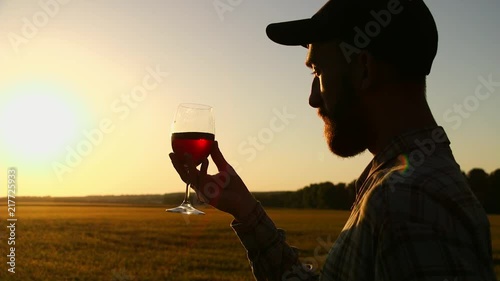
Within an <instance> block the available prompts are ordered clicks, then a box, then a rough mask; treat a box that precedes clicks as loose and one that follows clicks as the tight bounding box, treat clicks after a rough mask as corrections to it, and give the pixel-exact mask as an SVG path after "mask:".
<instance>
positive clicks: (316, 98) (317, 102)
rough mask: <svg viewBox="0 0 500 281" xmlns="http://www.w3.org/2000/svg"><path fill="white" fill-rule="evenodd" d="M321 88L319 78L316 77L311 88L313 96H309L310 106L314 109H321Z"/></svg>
mask: <svg viewBox="0 0 500 281" xmlns="http://www.w3.org/2000/svg"><path fill="white" fill-rule="evenodd" d="M321 102H322V101H321V86H320V83H319V78H318V77H314V80H313V82H312V86H311V95H310V96H309V105H310V106H311V107H314V108H319V107H320V106H321Z"/></svg>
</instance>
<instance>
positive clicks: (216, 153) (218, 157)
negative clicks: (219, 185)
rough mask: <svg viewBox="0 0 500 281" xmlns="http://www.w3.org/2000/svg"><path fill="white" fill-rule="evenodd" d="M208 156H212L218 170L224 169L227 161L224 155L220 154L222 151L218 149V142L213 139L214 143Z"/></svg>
mask: <svg viewBox="0 0 500 281" xmlns="http://www.w3.org/2000/svg"><path fill="white" fill-rule="evenodd" d="M210 156H211V157H212V160H213V161H214V163H215V166H217V169H218V170H219V171H226V170H227V168H228V166H229V164H228V163H227V161H226V159H224V156H223V155H222V152H220V150H219V142H217V141H214V144H213V145H212V151H211V152H210Z"/></svg>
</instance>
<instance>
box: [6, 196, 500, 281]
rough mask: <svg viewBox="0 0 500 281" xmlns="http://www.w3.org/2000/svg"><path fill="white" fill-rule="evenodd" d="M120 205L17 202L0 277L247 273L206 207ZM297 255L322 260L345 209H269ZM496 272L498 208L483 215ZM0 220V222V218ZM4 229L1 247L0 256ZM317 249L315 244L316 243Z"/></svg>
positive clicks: (220, 221) (120, 278) (224, 224)
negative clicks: (180, 210) (194, 210)
mask: <svg viewBox="0 0 500 281" xmlns="http://www.w3.org/2000/svg"><path fill="white" fill-rule="evenodd" d="M164 209H165V208H158V207H137V206H135V207H134V206H126V205H92V206H85V205H80V204H67V205H65V204H57V205H47V204H39V205H21V206H18V208H17V213H16V216H17V218H18V221H17V223H16V273H15V274H11V273H9V272H7V268H8V266H7V264H5V263H2V264H3V266H2V267H3V268H2V269H0V280H2V281H3V280H33V281H35V280H44V281H45V280H53V281H57V280H115V281H128V280H141V281H142V280H173V281H183V280H191V281H196V280H199V281H201V280H214V281H216V280H221V281H222V280H253V276H252V274H251V271H250V267H249V264H248V261H247V259H246V253H245V251H244V250H243V248H242V246H241V244H240V242H239V241H238V240H237V238H236V236H235V234H234V233H233V231H232V230H231V228H230V227H229V223H230V222H231V217H230V216H229V215H226V214H224V213H221V212H218V211H216V210H213V209H206V212H207V215H206V216H183V215H179V214H170V213H165V212H164ZM268 213H269V214H270V216H271V217H272V218H273V220H274V221H275V223H276V224H277V226H278V227H281V228H284V229H285V230H286V231H287V240H288V241H289V243H290V244H292V245H294V246H296V247H298V248H300V249H302V251H301V257H302V258H303V259H305V260H306V261H308V262H310V263H316V264H317V265H318V266H321V265H322V264H323V262H324V257H325V256H326V253H327V249H328V248H329V246H331V244H332V243H333V241H335V238H336V236H337V235H338V233H339V232H340V230H341V229H342V227H343V225H344V223H345V221H346V220H347V217H348V215H349V213H348V212H340V211H330V210H328V211H326V210H325V211H317V210H268ZM490 221H491V225H492V226H491V231H492V238H493V248H494V258H495V260H496V264H497V265H496V268H495V269H496V272H497V276H500V216H492V217H490ZM3 224H4V225H6V224H7V222H5V221H4V223H3ZM6 235H8V232H7V231H4V232H2V233H1V236H0V241H2V242H1V243H2V245H0V251H1V252H0V253H1V254H2V255H3V256H4V260H6V257H5V255H4V253H7V254H8V252H7V247H8V246H7V242H6V241H7V240H6V239H7V237H6ZM315 250H316V251H315Z"/></svg>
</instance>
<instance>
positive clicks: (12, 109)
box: [0, 85, 77, 160]
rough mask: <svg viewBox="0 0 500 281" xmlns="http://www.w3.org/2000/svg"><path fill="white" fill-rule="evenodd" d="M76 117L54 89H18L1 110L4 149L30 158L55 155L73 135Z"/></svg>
mask: <svg viewBox="0 0 500 281" xmlns="http://www.w3.org/2000/svg"><path fill="white" fill-rule="evenodd" d="M76 117H77V116H76V113H75V111H74V108H72V107H71V104H70V103H69V102H68V101H67V100H65V99H63V98H62V97H61V96H60V93H58V92H56V91H54V89H53V88H50V87H47V86H40V85H36V86H35V85H32V86H31V87H24V88H23V89H18V90H17V91H16V92H15V93H12V98H11V99H10V100H9V101H8V102H7V103H6V104H3V105H2V108H1V109H0V129H1V131H0V135H1V138H2V142H3V146H4V147H3V148H4V149H7V150H8V151H9V152H10V153H14V154H15V155H20V154H21V155H23V156H29V159H33V160H35V159H36V158H46V157H50V156H55V154H56V153H58V151H60V150H61V149H63V148H64V146H65V145H66V144H68V142H69V141H71V139H72V138H73V137H74V136H75V134H76V124H77V118H76ZM5 146H7V147H5ZM34 157H36V158H34Z"/></svg>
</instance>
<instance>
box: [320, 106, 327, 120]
mask: <svg viewBox="0 0 500 281" xmlns="http://www.w3.org/2000/svg"><path fill="white" fill-rule="evenodd" d="M318 116H319V117H321V118H325V117H328V111H327V110H326V109H325V108H324V107H320V108H318Z"/></svg>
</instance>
